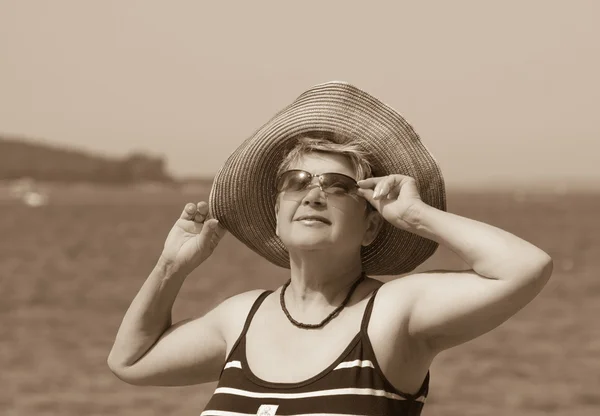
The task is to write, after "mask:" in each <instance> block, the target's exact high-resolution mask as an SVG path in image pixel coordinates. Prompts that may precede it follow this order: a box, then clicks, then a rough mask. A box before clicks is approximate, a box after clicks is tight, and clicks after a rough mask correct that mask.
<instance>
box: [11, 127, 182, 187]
mask: <svg viewBox="0 0 600 416" xmlns="http://www.w3.org/2000/svg"><path fill="white" fill-rule="evenodd" d="M23 177H29V178H32V179H36V180H42V181H52V182H97V183H137V182H148V181H153V182H173V181H174V179H173V178H172V177H171V176H170V175H169V174H168V173H167V172H166V163H165V160H164V159H163V158H162V157H156V156H150V155H146V154H143V153H133V154H130V155H128V156H126V157H124V158H109V157H106V156H99V155H94V154H93V153H91V152H84V151H81V150H77V149H72V148H65V147H59V146H54V145H48V144H42V143H39V142H36V141H33V140H28V139H24V138H19V137H3V136H0V180H11V179H18V178H23Z"/></svg>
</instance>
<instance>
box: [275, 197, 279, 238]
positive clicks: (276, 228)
mask: <svg viewBox="0 0 600 416" xmlns="http://www.w3.org/2000/svg"><path fill="white" fill-rule="evenodd" d="M278 214H279V195H277V199H276V200H275V235H276V236H277V237H279V215H278Z"/></svg>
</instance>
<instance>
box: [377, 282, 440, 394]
mask: <svg viewBox="0 0 600 416" xmlns="http://www.w3.org/2000/svg"><path fill="white" fill-rule="evenodd" d="M417 279H418V276H415V275H406V276H403V277H400V278H397V279H394V280H391V281H388V282H385V283H384V284H382V285H381V287H380V288H379V290H378V291H377V295H376V296H375V300H374V303H373V310H372V313H371V319H370V320H369V326H368V334H369V339H370V340H371V344H372V346H373V351H374V353H375V356H376V358H377V361H378V363H379V365H380V367H381V370H382V371H383V373H384V375H385V376H386V377H387V379H388V380H389V381H390V382H391V383H392V385H393V386H394V387H396V388H397V389H398V390H399V391H402V392H404V393H409V394H414V393H416V392H417V391H418V390H419V389H420V388H421V386H422V384H423V380H424V378H425V376H426V375H427V372H428V371H429V367H430V365H431V362H432V361H433V359H434V357H435V354H433V353H432V351H431V350H430V349H429V348H428V345H427V344H426V343H423V342H421V341H420V340H419V339H416V338H414V337H412V336H411V334H410V331H409V329H410V328H409V323H410V322H409V321H410V317H411V311H412V309H413V306H414V303H415V298H416V296H415V294H416V293H417V291H418V290H419V286H420V285H421V284H420V282H417Z"/></svg>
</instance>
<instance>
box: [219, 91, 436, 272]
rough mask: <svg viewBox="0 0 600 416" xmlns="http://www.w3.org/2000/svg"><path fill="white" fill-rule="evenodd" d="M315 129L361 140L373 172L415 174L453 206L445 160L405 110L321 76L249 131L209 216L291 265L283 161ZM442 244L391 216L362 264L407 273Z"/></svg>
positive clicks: (422, 187) (429, 195)
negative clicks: (278, 229) (282, 198)
mask: <svg viewBox="0 0 600 416" xmlns="http://www.w3.org/2000/svg"><path fill="white" fill-rule="evenodd" d="M314 131H319V132H330V133H337V135H336V136H335V137H338V135H339V136H341V137H345V138H347V140H351V141H353V142H355V143H356V144H358V145H360V146H361V147H362V148H364V150H365V151H366V152H367V154H368V155H369V158H368V161H369V162H370V164H371V166H372V171H373V176H385V175H389V174H394V173H400V174H403V175H408V176H411V177H412V178H414V179H415V180H416V184H417V188H418V190H419V194H420V195H421V198H422V200H423V201H424V202H425V203H427V204H428V205H431V206H432V207H435V208H438V209H441V210H444V211H445V210H446V196H445V190H444V180H443V177H442V174H441V171H440V168H439V166H438V164H437V162H436V161H435V159H434V158H433V156H432V155H431V153H430V152H429V151H428V150H427V149H426V148H425V146H424V145H423V144H422V143H421V140H420V138H419V136H418V135H417V133H416V132H415V131H414V129H413V128H412V127H411V126H410V125H409V124H408V123H407V122H406V120H404V118H403V117H402V116H401V115H400V114H398V113H397V112H396V111H395V110H394V109H392V108H391V107H389V106H387V105H385V104H384V103H382V102H381V101H379V100H378V99H376V98H374V97H372V96H371V95H369V94H367V93H366V92H364V91H361V90H360V89H358V88H356V87H354V86H353V85H350V84H348V83H345V82H339V81H334V82H327V83H324V84H319V85H316V86H314V87H312V88H310V89H309V90H307V91H306V92H304V93H303V94H301V95H300V96H299V97H298V98H297V99H296V100H295V101H294V102H292V103H291V104H290V105H289V106H287V107H285V108H284V109H283V110H281V111H280V112H279V113H277V114H276V115H275V116H274V117H273V118H272V119H271V120H269V121H268V122H267V123H266V124H264V125H263V126H262V127H261V128H260V129H258V130H257V131H256V132H255V133H254V134H252V135H251V136H250V137H249V138H248V139H246V140H245V141H244V142H243V143H242V144H241V145H240V146H239V147H238V148H237V149H236V150H235V151H234V152H233V153H232V154H231V156H229V158H228V159H227V160H226V161H225V164H224V165H223V166H222V167H221V169H220V170H219V171H218V173H217V175H216V176H215V179H214V183H213V186H212V189H211V192H210V197H209V210H210V216H212V217H214V218H216V219H218V220H219V222H220V223H221V225H222V226H223V227H225V228H226V229H227V230H228V231H229V232H230V233H231V234H232V235H234V236H235V237H236V238H237V239H239V240H240V241H241V242H242V243H244V244H245V245H246V246H247V247H249V248H250V249H252V250H253V251H255V252H256V253H258V254H259V255H261V256H262V257H264V258H265V259H267V260H269V261H270V262H272V263H274V264H276V265H278V266H281V267H285V268H290V259H289V254H288V251H287V250H286V248H285V246H284V245H283V243H282V242H281V240H280V239H279V237H277V235H276V234H275V226H276V220H275V200H276V190H275V187H276V185H275V182H276V173H277V169H278V167H279V165H280V163H281V162H282V161H283V159H284V158H285V156H286V155H287V154H288V152H289V151H290V150H291V148H292V147H294V145H295V144H296V139H297V138H298V137H299V136H300V135H302V134H304V133H308V132H314ZM436 248H437V243H435V242H434V241H431V240H428V239H425V238H423V237H419V236H417V235H415V234H412V233H409V232H407V231H403V230H400V229H398V228H396V227H394V226H392V225H391V224H390V223H388V222H387V221H384V224H383V226H382V227H381V229H380V231H379V234H378V235H377V237H376V238H375V240H374V241H373V242H372V243H371V244H370V245H368V246H366V247H362V249H361V257H362V264H363V270H364V271H365V272H366V273H367V274H371V275H398V274H404V273H407V272H409V271H411V270H413V269H414V268H415V267H417V266H418V265H419V264H421V263H422V262H424V261H425V260H426V259H427V258H428V257H430V256H431V255H432V254H433V253H434V252H435V250H436Z"/></svg>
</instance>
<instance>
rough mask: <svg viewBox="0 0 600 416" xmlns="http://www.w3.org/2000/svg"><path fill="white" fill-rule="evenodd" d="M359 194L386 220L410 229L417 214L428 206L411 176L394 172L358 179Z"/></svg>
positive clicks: (398, 226)
mask: <svg viewBox="0 0 600 416" xmlns="http://www.w3.org/2000/svg"><path fill="white" fill-rule="evenodd" d="M358 187H359V189H358V194H359V195H360V196H362V197H363V198H365V199H366V200H367V201H368V202H369V203H370V204H371V205H373V206H374V207H375V208H376V209H377V211H379V213H380V214H381V216H382V217H383V218H385V220H386V221H388V222H389V223H391V224H392V225H393V226H395V227H397V228H401V229H404V230H407V231H409V230H410V229H411V228H414V225H415V219H416V216H418V215H419V213H420V212H421V210H422V209H423V208H424V207H425V206H426V204H425V202H423V200H422V199H421V196H420V195H419V191H418V189H417V183H416V181H415V180H414V179H413V178H411V177H410V176H405V175H400V174H393V175H388V176H379V177H375V178H369V179H364V180H362V181H358Z"/></svg>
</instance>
